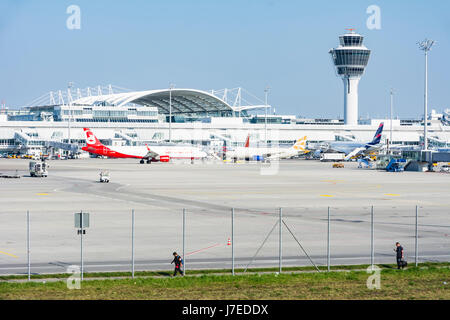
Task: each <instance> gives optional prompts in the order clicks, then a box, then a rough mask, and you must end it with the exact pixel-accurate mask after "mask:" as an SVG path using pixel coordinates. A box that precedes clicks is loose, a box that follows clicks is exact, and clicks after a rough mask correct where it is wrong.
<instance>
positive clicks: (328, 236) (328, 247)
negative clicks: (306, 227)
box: [327, 207, 331, 272]
mask: <svg viewBox="0 0 450 320" xmlns="http://www.w3.org/2000/svg"><path fill="white" fill-rule="evenodd" d="M330 262H331V258H330V207H328V231H327V269H328V272H330V264H331V263H330Z"/></svg>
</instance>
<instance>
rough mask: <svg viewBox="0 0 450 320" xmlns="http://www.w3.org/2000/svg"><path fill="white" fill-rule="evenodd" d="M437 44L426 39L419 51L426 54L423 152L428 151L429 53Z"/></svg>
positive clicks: (420, 44)
mask: <svg viewBox="0 0 450 320" xmlns="http://www.w3.org/2000/svg"><path fill="white" fill-rule="evenodd" d="M434 43H435V41H434V40H430V39H425V40H424V41H422V42H418V43H417V44H418V45H419V49H420V50H423V51H424V52H425V93H424V112H423V151H427V150H428V51H430V50H431V47H432V46H433V44H434Z"/></svg>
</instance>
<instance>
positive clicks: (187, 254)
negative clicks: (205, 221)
mask: <svg viewBox="0 0 450 320" xmlns="http://www.w3.org/2000/svg"><path fill="white" fill-rule="evenodd" d="M220 245H221V244H220V243H216V244H214V245H212V246H209V247H206V248H203V249H199V250H196V251H192V252H189V253H186V256H189V255H191V254H195V253H199V252H202V251H205V250H208V249H211V248H214V247H218V246H220Z"/></svg>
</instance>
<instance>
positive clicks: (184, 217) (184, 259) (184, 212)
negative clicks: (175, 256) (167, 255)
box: [183, 208, 186, 275]
mask: <svg viewBox="0 0 450 320" xmlns="http://www.w3.org/2000/svg"><path fill="white" fill-rule="evenodd" d="M185 244H186V209H185V208H183V262H184V263H183V271H184V275H186V256H185V251H184V250H185Z"/></svg>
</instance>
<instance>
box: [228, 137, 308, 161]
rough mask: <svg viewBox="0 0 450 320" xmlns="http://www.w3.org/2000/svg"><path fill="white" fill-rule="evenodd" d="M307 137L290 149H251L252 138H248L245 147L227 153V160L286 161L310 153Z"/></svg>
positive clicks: (299, 140)
mask: <svg viewBox="0 0 450 320" xmlns="http://www.w3.org/2000/svg"><path fill="white" fill-rule="evenodd" d="M306 140H307V138H306V136H304V137H303V138H301V139H298V140H297V142H296V143H295V144H293V145H292V147H290V148H280V147H275V148H268V147H262V148H251V147H250V136H248V137H247V140H246V142H245V146H244V147H237V148H235V149H234V150H231V151H227V152H226V158H227V159H232V160H233V161H237V160H238V159H244V160H250V159H251V160H253V159H255V158H265V159H268V160H274V159H286V158H291V157H294V156H297V155H300V154H305V153H308V152H309V151H308V150H306Z"/></svg>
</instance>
